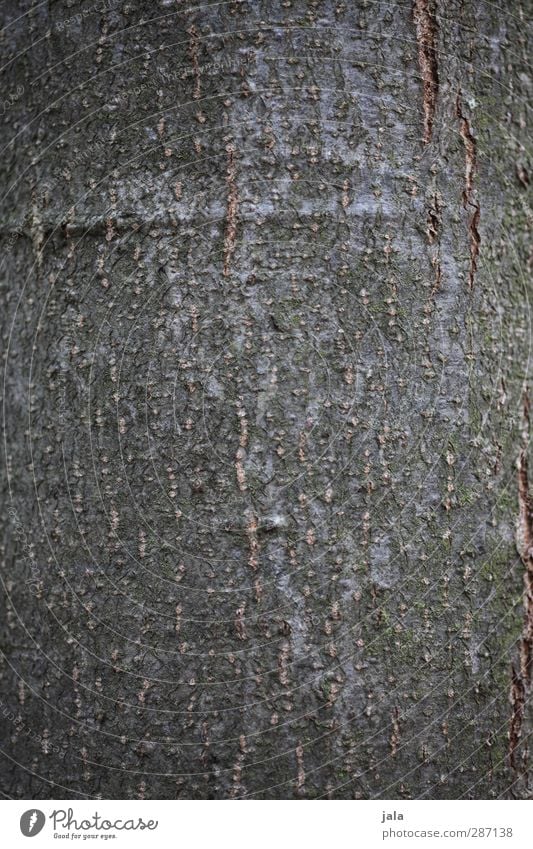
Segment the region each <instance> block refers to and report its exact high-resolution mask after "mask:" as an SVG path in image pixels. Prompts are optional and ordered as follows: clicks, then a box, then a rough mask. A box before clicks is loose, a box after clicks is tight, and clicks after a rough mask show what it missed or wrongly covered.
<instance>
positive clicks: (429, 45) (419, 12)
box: [413, 0, 439, 144]
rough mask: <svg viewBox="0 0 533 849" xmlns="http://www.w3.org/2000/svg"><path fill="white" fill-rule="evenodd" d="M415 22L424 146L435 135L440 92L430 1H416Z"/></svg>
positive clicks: (435, 39) (435, 23)
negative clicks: (422, 95) (422, 90)
mask: <svg viewBox="0 0 533 849" xmlns="http://www.w3.org/2000/svg"><path fill="white" fill-rule="evenodd" d="M413 20H414V22H415V27H416V40H417V43H418V64H419V66H420V75H421V77H422V84H423V89H424V144H428V143H429V142H430V141H431V136H432V133H433V123H434V120H435V109H436V106H437V94H438V91H439V70H438V61H437V19H436V16H435V13H434V11H433V9H432V4H431V2H430V0H414V4H413Z"/></svg>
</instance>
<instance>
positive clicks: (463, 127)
mask: <svg viewBox="0 0 533 849" xmlns="http://www.w3.org/2000/svg"><path fill="white" fill-rule="evenodd" d="M456 114H457V117H458V119H459V132H460V134H461V138H462V139H463V144H464V147H465V187H464V190H463V207H464V209H466V210H467V211H469V210H470V209H471V210H473V211H472V214H471V216H470V220H469V222H468V232H469V237H470V271H469V275H468V282H469V285H470V288H471V289H472V288H473V287H474V279H475V276H476V271H477V260H478V255H479V244H480V242H481V238H480V235H479V213H480V209H479V204H478V203H476V202H475V200H473V199H472V196H473V192H474V175H475V173H476V170H477V144H476V139H475V137H474V135H473V133H472V128H471V126H470V121H469V120H468V118H467V117H466V115H465V114H464V113H463V104H462V97H461V89H459V91H458V93H457V100H456Z"/></svg>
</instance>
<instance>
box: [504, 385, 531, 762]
mask: <svg viewBox="0 0 533 849" xmlns="http://www.w3.org/2000/svg"><path fill="white" fill-rule="evenodd" d="M529 408H530V400H529V394H528V392H527V390H526V391H525V392H524V396H523V412H524V431H523V445H522V449H521V451H520V456H519V458H518V463H517V467H518V506H519V513H518V525H517V540H516V545H517V549H518V553H519V555H520V559H521V560H522V563H523V565H524V625H523V629H522V637H521V640H520V668H519V670H518V671H517V669H516V667H515V665H514V664H513V666H512V684H511V709H512V713H511V726H510V731H509V760H510V763H511V767H512V768H513V769H515V770H518V763H517V749H518V747H519V744H520V738H521V734H522V721H523V718H524V709H525V704H526V697H527V695H528V693H529V690H530V687H531V672H532V662H533V499H532V498H531V493H530V489H529V472H528V460H527V452H528V446H529V439H530V415H529ZM526 768H527V763H526V762H525V753H524V764H523V771H525V770H526Z"/></svg>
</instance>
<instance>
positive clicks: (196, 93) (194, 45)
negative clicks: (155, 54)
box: [187, 24, 201, 100]
mask: <svg viewBox="0 0 533 849" xmlns="http://www.w3.org/2000/svg"><path fill="white" fill-rule="evenodd" d="M187 32H188V33H189V36H190V40H189V56H190V59H191V64H192V69H193V72H194V89H193V93H192V96H193V98H194V100H199V99H200V94H201V86H200V65H199V63H198V31H197V29H196V27H195V26H194V24H193V25H192V26H191V27H189V29H188V30H187Z"/></svg>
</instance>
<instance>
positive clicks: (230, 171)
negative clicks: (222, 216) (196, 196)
mask: <svg viewBox="0 0 533 849" xmlns="http://www.w3.org/2000/svg"><path fill="white" fill-rule="evenodd" d="M226 152H227V154H228V160H227V163H228V164H227V170H226V184H227V187H228V205H227V211H226V235H225V237H224V277H227V276H228V275H229V273H230V267H231V260H232V258H233V254H234V251H235V241H236V237H237V212H238V209H239V197H238V194H237V183H236V180H235V177H236V173H237V169H236V166H235V148H234V147H233V145H231V144H230V145H228V146H227V148H226Z"/></svg>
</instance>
